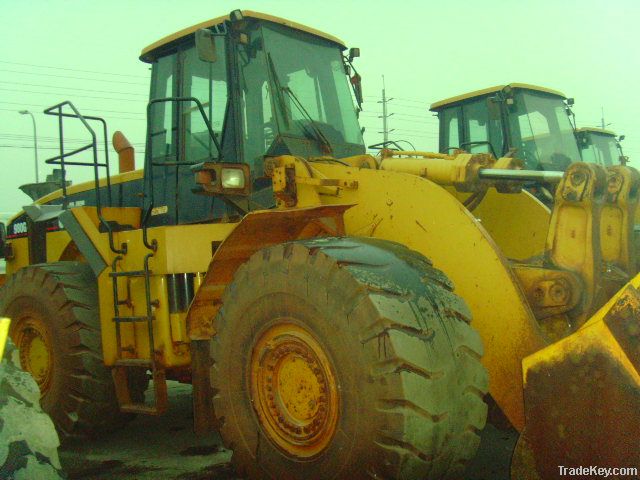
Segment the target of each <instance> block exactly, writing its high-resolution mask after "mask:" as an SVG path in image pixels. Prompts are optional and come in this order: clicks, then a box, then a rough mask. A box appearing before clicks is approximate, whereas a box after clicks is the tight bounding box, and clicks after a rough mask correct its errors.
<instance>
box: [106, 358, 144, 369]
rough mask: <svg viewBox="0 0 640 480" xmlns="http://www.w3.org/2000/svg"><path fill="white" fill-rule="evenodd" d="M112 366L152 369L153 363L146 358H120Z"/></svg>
mask: <svg viewBox="0 0 640 480" xmlns="http://www.w3.org/2000/svg"><path fill="white" fill-rule="evenodd" d="M114 366H116V367H145V368H153V362H152V361H151V360H149V359H148V358H121V359H120V360H116V363H115V364H114Z"/></svg>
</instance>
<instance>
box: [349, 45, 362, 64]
mask: <svg viewBox="0 0 640 480" xmlns="http://www.w3.org/2000/svg"><path fill="white" fill-rule="evenodd" d="M359 56H360V49H359V48H350V49H349V62H353V59H354V58H358V57H359Z"/></svg>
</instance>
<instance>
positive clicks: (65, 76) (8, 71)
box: [0, 70, 148, 86]
mask: <svg viewBox="0 0 640 480" xmlns="http://www.w3.org/2000/svg"><path fill="white" fill-rule="evenodd" d="M0 72H5V73H20V74H22V75H38V76H43V77H56V78H67V79H71V80H91V81H93V82H107V83H126V84H127V85H144V86H147V85H148V84H146V83H139V82H125V81H123V80H100V79H99V78H87V77H70V76H68V75H54V74H52V73H38V72H20V71H17V70H0Z"/></svg>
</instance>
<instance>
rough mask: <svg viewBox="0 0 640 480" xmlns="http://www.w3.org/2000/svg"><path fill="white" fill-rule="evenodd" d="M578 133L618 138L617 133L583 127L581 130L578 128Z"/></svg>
mask: <svg viewBox="0 0 640 480" xmlns="http://www.w3.org/2000/svg"><path fill="white" fill-rule="evenodd" d="M576 132H589V133H598V134H600V135H609V136H611V137H615V136H617V135H616V132H613V131H611V130H605V129H603V128H597V127H581V128H577V129H576Z"/></svg>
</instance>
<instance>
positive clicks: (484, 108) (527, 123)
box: [430, 83, 580, 170]
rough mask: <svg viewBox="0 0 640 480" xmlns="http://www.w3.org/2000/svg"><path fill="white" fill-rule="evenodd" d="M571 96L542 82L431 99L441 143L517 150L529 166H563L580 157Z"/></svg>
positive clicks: (502, 152) (449, 147) (447, 148)
mask: <svg viewBox="0 0 640 480" xmlns="http://www.w3.org/2000/svg"><path fill="white" fill-rule="evenodd" d="M569 105H570V102H569V101H568V100H567V98H566V96H565V95H564V94H563V93H561V92H557V91H555V90H550V89H547V88H543V87H537V86H533V85H526V84H520V83H512V84H509V85H500V86H496V87H492V88H486V89H484V90H478V91H475V92H472V93H468V94H465V95H459V96H457V97H453V98H448V99H446V100H442V101H439V102H436V103H434V104H432V105H431V108H430V110H431V111H432V112H436V113H437V115H438V119H439V124H440V137H439V149H440V151H441V152H443V153H452V151H453V150H455V149H458V148H461V149H464V150H467V151H469V152H471V153H481V152H483V153H491V154H493V155H494V156H495V157H496V158H498V157H503V156H507V155H508V156H513V157H516V158H519V159H521V160H523V161H524V163H525V167H524V168H526V169H530V170H565V169H566V168H567V166H568V165H569V164H570V163H572V162H575V161H580V152H579V150H578V147H577V145H576V141H575V137H574V133H573V132H574V129H573V125H572V124H571V121H570V117H569V115H570V111H569V110H568V107H569Z"/></svg>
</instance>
